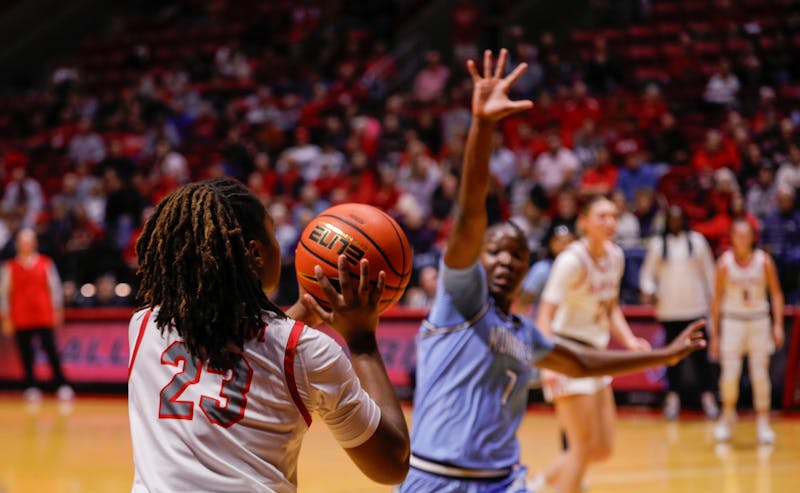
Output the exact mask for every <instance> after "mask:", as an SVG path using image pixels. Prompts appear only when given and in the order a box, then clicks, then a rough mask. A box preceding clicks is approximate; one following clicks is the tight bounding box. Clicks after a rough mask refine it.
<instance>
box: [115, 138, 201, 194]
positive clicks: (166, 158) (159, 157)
mask: <svg viewBox="0 0 800 493" xmlns="http://www.w3.org/2000/svg"><path fill="white" fill-rule="evenodd" d="M154 159H155V162H154V167H155V169H156V170H158V171H159V172H160V173H161V175H162V179H163V180H167V181H168V182H169V183H172V184H174V186H175V187H177V186H178V185H181V184H184V183H186V182H187V181H188V180H189V163H188V162H187V161H186V158H185V157H184V156H183V155H182V154H181V153H180V152H177V151H176V150H175V149H173V147H172V144H171V143H170V141H169V140H168V139H160V140H159V141H158V142H157V143H156V153H155V156H154ZM114 171H115V173H116V174H117V175H118V176H120V177H121V178H123V179H124V178H125V177H126V176H127V177H128V178H130V175H126V174H124V172H120V170H118V169H116V167H115V170H114Z"/></svg>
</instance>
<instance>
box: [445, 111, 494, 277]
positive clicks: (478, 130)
mask: <svg viewBox="0 0 800 493" xmlns="http://www.w3.org/2000/svg"><path fill="white" fill-rule="evenodd" d="M493 129H494V124H493V123H491V122H487V121H485V120H479V119H477V118H474V119H473V123H472V125H471V126H470V130H469V135H468V137H467V146H466V150H465V151H464V163H463V166H462V172H461V188H460V190H459V194H458V206H457V208H456V212H455V221H454V222H453V232H452V234H451V235H450V238H449V239H448V242H447V250H446V251H445V256H444V261H445V264H447V265H448V266H449V267H453V268H456V269H463V268H466V267H468V266H470V265H472V264H473V263H475V261H476V260H477V259H478V257H479V256H480V251H481V245H482V244H483V235H484V233H485V232H486V227H487V225H488V218H487V215H486V195H487V193H488V190H489V158H490V155H491V149H492V131H493Z"/></svg>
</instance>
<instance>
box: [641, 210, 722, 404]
mask: <svg viewBox="0 0 800 493" xmlns="http://www.w3.org/2000/svg"><path fill="white" fill-rule="evenodd" d="M713 286H714V257H713V254H712V253H711V248H710V247H709V245H708V242H707V241H706V239H705V238H704V237H703V235H701V234H700V233H697V232H695V231H691V230H690V229H689V224H688V221H687V218H686V214H685V213H684V211H683V210H682V209H681V208H680V207H678V206H672V207H670V208H669V211H668V212H667V224H666V228H665V229H664V233H663V234H662V235H661V236H655V237H653V238H652V239H651V240H650V242H649V244H648V247H647V255H646V256H645V259H644V264H643V265H642V270H641V271H640V272H639V288H640V289H641V292H642V298H643V301H644V302H645V303H647V304H654V305H655V316H656V319H657V320H658V321H659V322H661V324H662V325H663V326H664V332H665V335H666V341H665V342H664V343H665V344H669V342H670V341H672V340H673V339H675V337H677V336H678V334H680V332H681V330H682V328H683V327H685V326H686V323H687V322H686V321H690V320H697V319H698V318H703V317H705V316H707V315H708V310H709V304H710V302H711V292H712V289H713ZM684 365H690V366H691V367H692V370H693V373H694V377H695V379H696V382H697V386H698V387H699V388H698V390H699V391H700V392H702V394H701V398H700V403H701V404H702V406H703V412H705V414H706V416H707V417H708V418H709V419H716V417H717V415H718V414H719V408H718V407H717V403H716V401H715V399H714V394H713V389H714V381H713V378H712V372H711V365H710V363H709V361H708V354H707V352H706V351H705V350H700V351H697V352H696V353H694V354H693V355H692V356H691V357H690V358H687V359H686V360H685V362H681V363H680V364H678V365H676V366H672V367H669V368H668V369H667V388H668V392H667V396H666V399H665V400H664V416H665V417H666V418H667V419H676V418H677V417H678V415H679V413H680V410H681V400H680V397H681V394H683V395H685V394H686V391H687V385H686V384H687V382H683V381H682V375H683V370H684Z"/></svg>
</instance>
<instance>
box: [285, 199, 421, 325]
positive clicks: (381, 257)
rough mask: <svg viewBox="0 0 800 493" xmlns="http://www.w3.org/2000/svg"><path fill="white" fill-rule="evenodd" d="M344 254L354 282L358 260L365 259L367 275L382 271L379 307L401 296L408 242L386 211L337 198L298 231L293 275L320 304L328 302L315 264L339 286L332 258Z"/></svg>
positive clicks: (408, 261)
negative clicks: (367, 269)
mask: <svg viewBox="0 0 800 493" xmlns="http://www.w3.org/2000/svg"><path fill="white" fill-rule="evenodd" d="M340 255H344V256H345V257H347V264H348V266H349V267H350V276H351V278H352V279H353V281H354V282H356V283H357V282H358V278H359V267H358V265H359V263H360V262H361V259H362V258H365V259H367V260H369V277H370V281H372V282H373V283H374V282H377V280H378V273H379V272H380V271H384V272H385V273H386V289H385V291H384V293H383V297H382V298H381V301H380V311H381V312H383V311H385V310H386V309H388V308H389V307H391V306H392V305H394V304H395V303H397V301H398V300H399V299H400V298H401V297H402V296H403V293H404V292H405V289H406V286H407V285H408V281H409V279H411V267H412V258H411V247H410V245H409V243H408V239H407V238H406V235H405V233H403V230H402V229H401V228H400V225H399V224H397V222H396V221H395V220H394V219H392V218H391V217H390V216H389V215H388V214H386V213H385V212H383V211H381V210H380V209H377V208H375V207H372V206H370V205H365V204H341V205H337V206H334V207H331V208H330V209H327V210H325V211H324V212H322V213H321V214H320V215H319V216H317V217H315V218H314V219H313V220H312V221H311V222H310V223H308V226H306V228H305V230H303V234H302V235H300V241H299V242H298V244H297V250H296V252H295V269H296V270H297V280H298V282H299V283H300V285H301V286H302V287H303V289H305V290H306V292H308V293H309V294H310V295H312V296H313V297H314V298H315V299H316V300H317V301H318V302H319V303H320V305H322V307H323V308H326V309H327V308H330V304H329V303H328V300H327V298H326V297H325V294H324V293H323V291H322V288H321V287H320V286H319V284H318V283H317V278H316V276H315V275H314V266H316V265H319V266H320V267H322V270H323V271H324V272H325V275H326V276H327V277H328V279H330V281H331V284H333V286H334V287H336V289H337V290H339V272H338V268H337V262H338V258H339V256H340Z"/></svg>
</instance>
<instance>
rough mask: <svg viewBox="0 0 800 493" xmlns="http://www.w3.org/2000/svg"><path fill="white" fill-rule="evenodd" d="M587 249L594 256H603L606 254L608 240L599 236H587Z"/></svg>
mask: <svg viewBox="0 0 800 493" xmlns="http://www.w3.org/2000/svg"><path fill="white" fill-rule="evenodd" d="M585 241H586V250H587V251H588V252H589V255H591V256H592V258H603V257H605V256H606V240H604V239H597V238H586V240H585Z"/></svg>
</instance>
